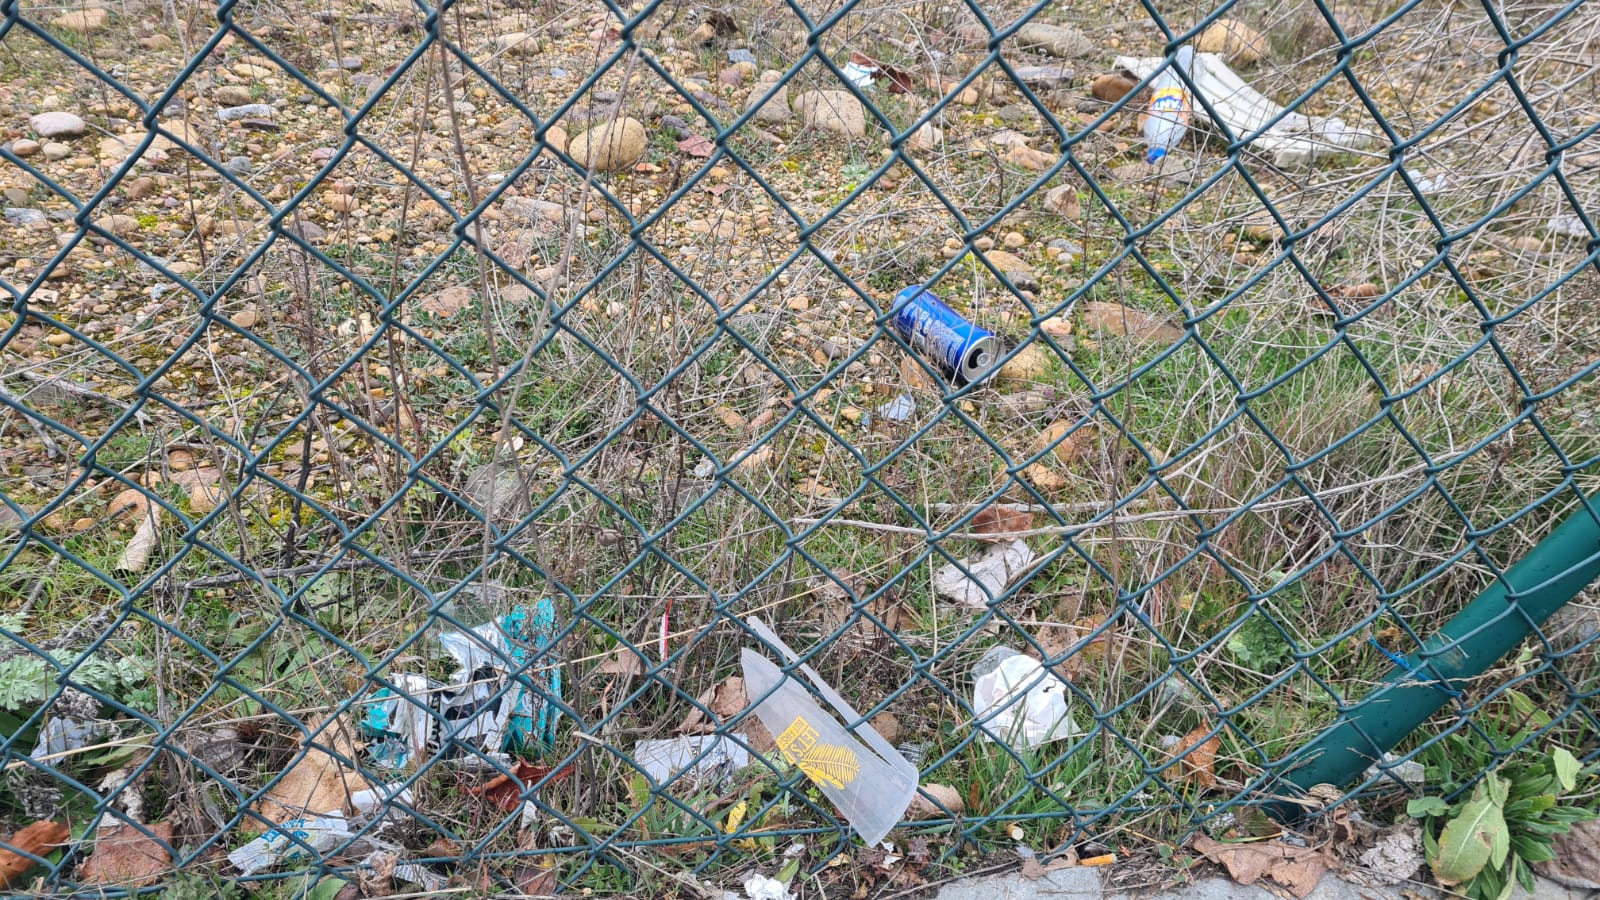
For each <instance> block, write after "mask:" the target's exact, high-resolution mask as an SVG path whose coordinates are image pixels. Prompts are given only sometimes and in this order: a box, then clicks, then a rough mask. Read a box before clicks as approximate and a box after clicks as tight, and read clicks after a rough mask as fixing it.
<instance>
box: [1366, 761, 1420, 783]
mask: <svg viewBox="0 0 1600 900" xmlns="http://www.w3.org/2000/svg"><path fill="white" fill-rule="evenodd" d="M1379 776H1387V777H1388V778H1395V779H1398V780H1399V781H1401V782H1402V783H1404V784H1408V785H1412V786H1416V785H1420V784H1424V783H1426V782H1427V780H1428V770H1427V768H1426V767H1425V766H1423V765H1422V763H1420V762H1417V761H1416V760H1414V759H1401V758H1400V757H1398V756H1396V755H1395V754H1393V753H1385V754H1384V755H1383V759H1382V760H1381V761H1379V762H1378V763H1375V764H1373V765H1370V766H1367V771H1366V772H1365V773H1363V774H1362V776H1361V777H1362V779H1363V780H1365V779H1371V778H1377V777H1379Z"/></svg>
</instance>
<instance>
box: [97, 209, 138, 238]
mask: <svg viewBox="0 0 1600 900" xmlns="http://www.w3.org/2000/svg"><path fill="white" fill-rule="evenodd" d="M100 227H101V228H104V229H105V230H107V231H109V232H111V233H112V234H114V235H116V236H117V237H128V236H129V235H132V234H134V233H136V232H138V230H139V220H138V219H135V218H134V217H133V216H125V215H122V214H120V213H117V214H114V215H109V216H106V217H105V218H104V219H101V220H100Z"/></svg>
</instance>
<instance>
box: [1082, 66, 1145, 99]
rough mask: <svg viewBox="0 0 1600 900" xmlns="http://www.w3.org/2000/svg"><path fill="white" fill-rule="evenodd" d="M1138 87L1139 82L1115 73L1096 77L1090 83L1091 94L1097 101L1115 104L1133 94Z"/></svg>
mask: <svg viewBox="0 0 1600 900" xmlns="http://www.w3.org/2000/svg"><path fill="white" fill-rule="evenodd" d="M1138 86H1139V82H1137V81H1134V80H1133V79H1132V78H1129V77H1128V76H1126V75H1124V74H1122V73H1121V72H1115V73H1112V74H1108V75H1096V76H1095V78H1094V81H1091V82H1089V93H1091V94H1093V95H1094V98H1095V99H1096V100H1101V101H1104V102H1106V103H1115V102H1117V101H1118V100H1121V99H1122V98H1123V97H1126V96H1128V95H1129V94H1131V93H1133V90H1134V88H1137V87H1138Z"/></svg>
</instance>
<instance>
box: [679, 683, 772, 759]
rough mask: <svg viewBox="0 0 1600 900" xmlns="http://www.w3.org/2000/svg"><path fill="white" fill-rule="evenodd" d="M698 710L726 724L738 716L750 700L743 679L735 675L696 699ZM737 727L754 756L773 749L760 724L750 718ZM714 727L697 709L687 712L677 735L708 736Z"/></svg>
mask: <svg viewBox="0 0 1600 900" xmlns="http://www.w3.org/2000/svg"><path fill="white" fill-rule="evenodd" d="M699 702H700V705H701V706H704V707H706V708H707V709H709V710H711V712H712V713H713V714H715V715H716V716H717V718H719V719H722V720H723V721H727V720H728V719H731V718H733V717H734V716H736V715H738V714H739V713H740V712H742V711H743V710H744V709H745V708H746V707H748V706H749V705H750V698H749V697H747V696H746V695H745V692H744V679H743V678H740V677H739V676H737V675H733V676H730V677H728V678H724V679H723V680H722V681H720V682H718V683H717V684H716V685H715V686H714V687H712V688H711V689H710V690H708V691H706V692H704V693H702V694H701V695H700V697H699ZM739 727H740V728H742V729H744V732H745V735H746V737H747V738H748V739H749V741H750V746H751V747H752V748H754V749H755V750H756V751H757V752H760V753H766V752H768V751H770V750H772V749H774V748H776V747H777V744H776V743H775V742H774V741H773V740H772V733H771V732H769V731H767V729H766V728H765V727H764V726H762V724H761V720H760V719H757V718H756V717H755V716H754V715H751V716H747V717H745V718H744V719H743V720H741V722H740V724H739ZM716 730H717V726H716V725H715V724H714V723H713V722H711V721H710V720H709V719H707V718H706V714H705V713H704V712H701V710H700V708H699V707H696V708H694V709H691V710H689V715H687V716H685V717H684V719H683V722H682V723H681V724H680V725H679V726H678V732H677V733H678V734H711V733H712V732H714V731H716Z"/></svg>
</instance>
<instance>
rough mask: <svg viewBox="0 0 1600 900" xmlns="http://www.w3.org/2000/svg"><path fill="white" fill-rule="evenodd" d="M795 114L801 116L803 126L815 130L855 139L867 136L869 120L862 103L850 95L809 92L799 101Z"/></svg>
mask: <svg viewBox="0 0 1600 900" xmlns="http://www.w3.org/2000/svg"><path fill="white" fill-rule="evenodd" d="M794 111H795V113H796V114H797V115H798V116H800V122H801V123H802V124H804V125H806V126H808V127H811V128H820V129H822V130H823V131H832V132H834V133H836V134H842V135H844V136H846V137H851V138H859V137H865V136H866V134H867V117H866V113H865V112H864V111H863V110H862V109H861V101H859V100H857V99H856V98H855V96H854V95H852V94H851V93H850V92H849V91H806V92H805V93H804V94H801V95H800V96H799V97H796V98H795V101H794Z"/></svg>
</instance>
